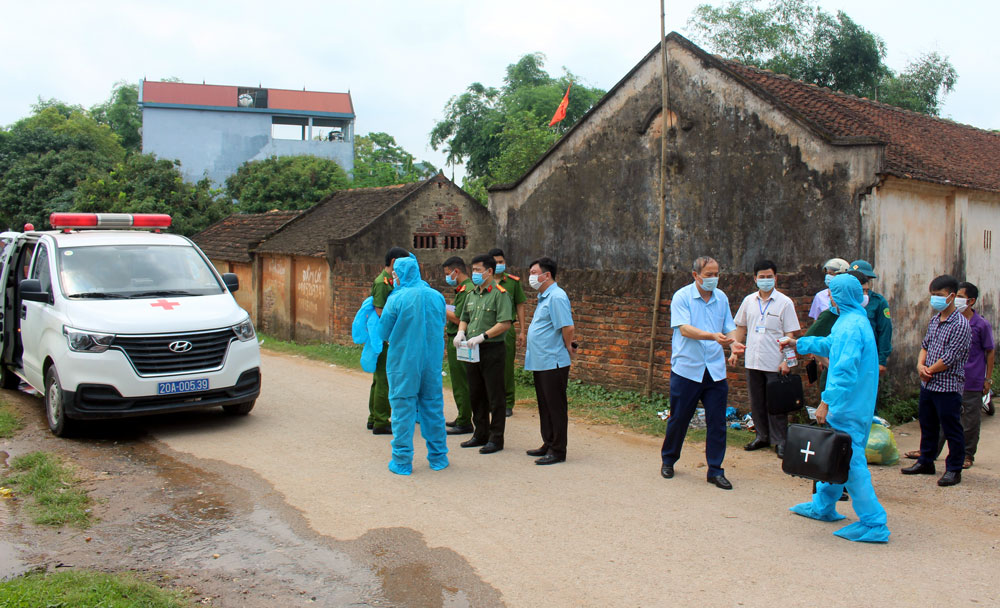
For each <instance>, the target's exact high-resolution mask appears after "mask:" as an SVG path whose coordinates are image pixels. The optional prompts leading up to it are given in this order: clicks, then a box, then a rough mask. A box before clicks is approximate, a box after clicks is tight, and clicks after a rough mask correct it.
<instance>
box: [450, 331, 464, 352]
mask: <svg viewBox="0 0 1000 608" xmlns="http://www.w3.org/2000/svg"><path fill="white" fill-rule="evenodd" d="M462 342H465V332H464V331H459V332H458V333H457V334H455V339H454V340H452V341H451V343H452V344H454V345H455V348H458V347H459V346H461V345H462Z"/></svg>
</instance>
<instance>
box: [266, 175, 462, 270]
mask: <svg viewBox="0 0 1000 608" xmlns="http://www.w3.org/2000/svg"><path fill="white" fill-rule="evenodd" d="M438 178H441V179H444V178H443V176H440V175H438V176H435V177H431V178H430V179H428V180H425V181H422V182H413V183H409V184H399V185H396V186H383V187H381V188H355V189H353V190H340V191H338V192H334V193H333V194H331V195H330V196H328V197H326V198H325V199H323V200H322V201H320V202H319V203H317V204H316V205H315V206H313V207H312V208H310V209H309V210H308V211H306V212H305V213H303V214H302V215H301V216H299V217H298V218H296V220H295V221H294V222H289V223H288V224H287V225H286V226H284V227H283V228H282V229H281V230H279V231H278V232H276V233H275V234H273V235H272V236H271V237H270V238H268V239H266V240H265V241H263V242H262V243H261V244H260V245H258V246H257V248H256V251H259V252H267V253H283V254H287V255H304V256H312V257H322V256H324V255H326V246H327V243H329V242H330V241H331V240H334V239H346V238H349V237H351V236H354V235H355V234H357V233H358V232H359V231H361V230H362V229H364V228H365V227H366V226H368V225H369V224H371V223H372V222H373V221H375V219H376V218H378V217H379V216H380V215H382V214H383V213H385V212H386V211H388V210H389V208H391V207H392V206H394V205H395V204H396V203H399V202H401V201H402V200H403V199H405V198H406V197H408V196H410V195H411V194H413V193H414V192H416V191H417V190H419V189H420V187H421V186H423V185H424V184H426V183H428V182H429V181H432V180H435V179H438Z"/></svg>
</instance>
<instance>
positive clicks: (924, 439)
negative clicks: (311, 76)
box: [902, 275, 972, 486]
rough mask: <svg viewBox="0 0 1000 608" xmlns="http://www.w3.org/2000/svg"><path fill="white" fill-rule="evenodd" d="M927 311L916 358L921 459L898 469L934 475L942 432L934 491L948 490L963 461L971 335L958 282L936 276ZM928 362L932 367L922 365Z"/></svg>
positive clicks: (955, 481)
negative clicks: (940, 468) (944, 451)
mask: <svg viewBox="0 0 1000 608" xmlns="http://www.w3.org/2000/svg"><path fill="white" fill-rule="evenodd" d="M930 292H931V308H933V309H934V311H935V314H934V316H933V317H931V320H930V323H929V324H928V326H927V334H926V335H925V336H924V341H923V343H922V344H921V348H920V357H919V358H918V359H917V373H918V374H920V406H919V419H920V458H918V459H917V463H916V464H914V465H913V466H910V467H906V468H904V469H903V470H902V473H903V474H904V475H918V474H925V475H933V474H934V473H935V471H934V456H935V454H936V453H937V442H938V433H940V432H941V430H942V429H943V430H944V436H945V438H946V439H947V440H948V458H947V459H945V466H946V469H947V470H946V472H945V474H944V475H942V476H941V479H939V480H938V485H939V486H953V485H955V484H958V483H960V482H961V481H962V463H963V461H964V459H965V435H964V432H963V430H962V419H961V414H962V391H963V390H964V388H965V362H966V360H967V359H968V358H969V342H970V340H971V338H972V332H971V330H970V329H969V321H968V320H967V319H966V318H965V317H964V316H963V315H962V313H960V312H958V310H957V309H956V308H955V297H956V295H957V293H958V279H956V278H955V277H953V276H951V275H941V276H939V277H938V278H936V279H934V280H933V281H931V286H930ZM928 362H933V363H931V364H930V365H927V363H928Z"/></svg>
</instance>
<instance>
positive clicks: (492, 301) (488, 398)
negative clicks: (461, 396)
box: [452, 254, 514, 454]
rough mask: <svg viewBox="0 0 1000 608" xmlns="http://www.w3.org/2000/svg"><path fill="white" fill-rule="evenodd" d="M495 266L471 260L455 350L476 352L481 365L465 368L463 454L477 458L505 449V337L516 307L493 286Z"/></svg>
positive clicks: (489, 261) (484, 259)
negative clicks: (467, 433) (475, 451)
mask: <svg viewBox="0 0 1000 608" xmlns="http://www.w3.org/2000/svg"><path fill="white" fill-rule="evenodd" d="M495 269H496V262H495V261H494V260H493V256H491V255H489V254H485V255H479V256H476V257H475V258H473V259H472V282H473V284H474V285H475V286H476V287H475V289H473V290H472V291H471V292H470V293H469V295H468V296H467V297H466V299H465V304H464V306H463V308H462V313H461V314H460V315H459V321H460V322H459V324H458V333H456V334H455V338H454V340H453V342H452V343H453V344H454V345H455V346H456V347H457V346H458V345H460V344H462V343H463V342H466V341H467V342H468V344H469V345H471V346H478V348H479V361H478V362H477V363H471V362H466V363H465V372H466V375H467V376H468V379H469V398H470V400H471V403H472V426H473V429H474V430H473V433H472V439H470V440H468V441H463V442H462V444H461V445H462V447H463V448H474V447H478V448H479V453H480V454H492V453H494V452H499V451H500V450H502V449H503V433H504V427H505V426H506V421H507V416H506V414H505V412H504V409H505V408H504V405H505V401H504V361H505V359H506V352H507V348H506V346H505V344H504V334H506V333H507V331H508V330H509V329H510V326H511V323H512V322H513V320H514V307H513V305H512V304H511V300H510V297H508V296H507V292H506V290H505V289H504V288H503V287H501V286H500V285H498V284H496V283H495V282H494V272H495ZM467 336H468V337H467Z"/></svg>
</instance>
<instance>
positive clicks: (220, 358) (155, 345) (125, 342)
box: [111, 327, 236, 376]
mask: <svg viewBox="0 0 1000 608" xmlns="http://www.w3.org/2000/svg"><path fill="white" fill-rule="evenodd" d="M235 339H236V336H235V335H234V334H233V330H232V329H230V328H228V327H227V328H226V329H217V330H213V331H203V332H196V333H187V334H153V335H147V336H134V335H133V336H115V339H114V342H112V344H111V347H112V348H117V349H118V350H120V351H122V352H124V353H125V356H126V357H128V359H129V361H131V362H132V366H133V367H134V368H135V370H136V371H137V372H138V373H139V375H140V376H156V375H161V374H184V373H188V372H199V371H208V370H214V369H219V368H221V367H222V365H223V363H225V361H226V354H227V353H228V352H229V344H230V342H232V341H233V340H235ZM175 342H190V343H191V348H190V350H188V351H187V352H181V353H177V352H174V351H172V350H170V345H171V344H174V343H175Z"/></svg>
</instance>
